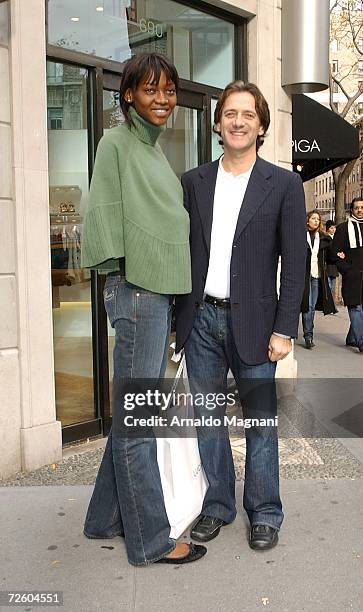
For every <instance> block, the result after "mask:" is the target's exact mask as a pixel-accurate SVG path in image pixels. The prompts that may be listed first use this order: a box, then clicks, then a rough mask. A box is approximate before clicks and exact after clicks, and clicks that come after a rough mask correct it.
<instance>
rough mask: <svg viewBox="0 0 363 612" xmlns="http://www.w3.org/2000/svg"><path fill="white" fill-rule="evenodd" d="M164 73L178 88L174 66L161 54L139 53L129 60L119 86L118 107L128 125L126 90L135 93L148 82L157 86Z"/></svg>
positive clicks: (128, 107)
mask: <svg viewBox="0 0 363 612" xmlns="http://www.w3.org/2000/svg"><path fill="white" fill-rule="evenodd" d="M162 72H164V73H165V76H166V78H167V79H168V81H171V82H172V83H174V85H175V89H176V91H178V88H179V75H178V72H177V69H176V68H175V66H174V64H173V63H172V62H171V61H170V60H169V59H168V58H167V57H166V56H165V55H162V54H161V53H141V54H140V55H135V56H134V57H132V58H131V59H129V60H128V61H127V62H126V63H125V65H124V70H123V72H122V77H121V85H120V106H121V110H122V113H123V115H124V117H125V120H126V122H127V123H128V125H131V124H132V120H131V117H130V111H129V109H130V103H129V102H126V100H125V95H126V92H127V90H128V89H131V91H135V89H137V87H138V86H139V85H140V83H143V82H145V81H146V82H148V83H149V82H150V83H153V84H157V83H159V81H160V76H161V73H162Z"/></svg>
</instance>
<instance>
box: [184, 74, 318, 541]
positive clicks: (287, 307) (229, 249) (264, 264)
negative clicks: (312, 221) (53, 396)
mask: <svg viewBox="0 0 363 612" xmlns="http://www.w3.org/2000/svg"><path fill="white" fill-rule="evenodd" d="M214 123H215V126H214V129H215V131H216V132H217V133H218V134H219V135H220V139H221V143H222V144H223V149H224V154H223V156H222V157H221V158H220V159H219V160H218V161H214V162H212V163H209V164H205V165H203V166H200V167H199V168H196V169H194V170H191V171H189V172H187V173H186V174H185V175H184V176H183V178H182V184H183V189H184V203H185V207H186V208H187V210H188V211H189V215H190V223H191V233H190V246H191V256H192V283H193V288H192V293H191V294H189V295H184V296H180V297H178V299H177V301H176V332H177V351H179V350H180V349H181V348H182V347H183V346H184V347H185V355H186V363H187V370H188V377H189V382H190V387H191V391H192V392H193V393H197V392H200V391H201V390H202V391H203V393H204V395H205V394H206V393H207V392H214V393H216V392H221V391H223V392H224V393H226V384H227V373H228V370H229V369H231V371H232V373H233V376H234V378H235V381H236V385H237V388H238V392H239V396H240V398H243V400H244V401H243V416H244V417H245V418H246V416H247V417H256V418H261V417H262V418H265V417H267V418H274V417H275V415H276V410H277V405H276V404H277V402H276V392H275V384H274V377H275V369H276V362H277V361H278V360H280V359H283V358H284V357H285V356H286V355H287V354H288V353H289V352H290V351H291V338H292V337H296V336H297V329H298V320H299V312H300V302H301V296H302V292H303V285H304V276H305V257H306V225H305V201H304V190H303V187H302V183H301V179H300V177H299V176H298V175H296V174H294V173H292V172H289V171H287V170H284V169H282V168H279V167H277V166H275V165H273V164H270V163H268V162H266V161H264V160H263V159H261V158H260V157H259V156H258V155H257V151H258V149H259V147H260V146H261V145H262V143H263V141H264V137H265V134H266V131H267V129H268V127H269V123H270V113H269V108H268V105H267V102H266V100H265V98H264V97H263V95H262V93H261V91H260V90H259V89H258V88H257V86H256V85H253V84H251V83H248V84H245V83H243V82H242V81H235V82H233V83H230V84H229V85H228V86H227V87H226V88H225V90H224V91H223V93H222V94H221V96H220V99H219V100H218V103H217V106H216V110H215V116H214ZM279 256H281V279H280V295H279V297H278V296H277V289H276V282H277V281H276V277H277V266H278V260H279ZM223 409H225V407H224V408H223ZM196 411H197V416H198V417H200V416H203V415H208V416H210V411H208V410H207V408H206V407H205V406H203V407H201V408H196ZM245 434H246V453H247V455H246V469H245V486H244V498H243V504H244V508H245V510H246V512H247V515H248V518H249V521H250V525H251V531H250V537H249V544H250V546H251V548H254V549H256V550H264V549H269V548H272V547H273V546H275V544H276V543H277V541H278V530H279V528H280V526H281V523H282V520H283V512H282V504H281V500H280V494H279V459H278V440H277V429H276V427H263V426H254V427H251V428H250V429H246V430H245ZM198 439H199V449H200V454H201V459H202V463H203V467H204V470H205V473H206V476H207V479H208V482H209V489H208V491H207V494H206V497H205V500H204V505H203V509H202V515H201V517H200V519H199V520H198V522H197V524H196V525H195V526H194V528H193V529H192V532H191V536H192V537H193V538H194V539H195V540H198V541H202V542H206V541H208V540H211V539H213V538H215V537H216V536H217V535H218V533H219V531H220V528H221V527H222V526H223V525H225V524H227V523H230V522H232V521H233V520H234V518H235V516H236V503H235V474H234V466H233V459H232V453H231V447H230V442H229V437H228V430H227V428H226V427H223V426H221V427H217V428H215V429H214V430H213V431H211V430H210V428H208V427H199V428H198Z"/></svg>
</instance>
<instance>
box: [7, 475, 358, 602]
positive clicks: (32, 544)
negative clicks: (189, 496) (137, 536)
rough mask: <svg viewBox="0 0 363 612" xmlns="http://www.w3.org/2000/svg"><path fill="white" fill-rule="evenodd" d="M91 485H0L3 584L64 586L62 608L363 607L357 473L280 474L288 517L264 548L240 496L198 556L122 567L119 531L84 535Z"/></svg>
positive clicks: (24, 587) (60, 588) (9, 586)
mask: <svg viewBox="0 0 363 612" xmlns="http://www.w3.org/2000/svg"><path fill="white" fill-rule="evenodd" d="M237 489H238V490H237V494H238V499H239V500H240V499H241V483H238V485H237ZM91 491H92V487H89V486H64V487H14V488H12V487H9V488H1V489H0V509H1V512H0V528H1V533H2V544H1V558H2V561H1V584H2V586H1V590H3V591H4V590H11V589H16V590H39V589H41V590H47V591H50V590H57V591H63V596H64V606H63V608H62V609H63V610H65V611H66V612H76V611H77V612H83V611H84V612H93V611H97V610H102V611H104V612H114V611H115V612H116V611H120V610H121V611H125V612H126V611H127V612H128V611H130V612H131V611H134V612H143V611H144V610H148V612H164V611H165V612H166V611H167V610H170V609H173V611H174V612H179V611H180V612H181V611H183V612H184V611H193V612H194V611H198V612H204V611H205V612H207V611H209V612H219V611H221V610H227V611H228V612H234V611H239V612H241V611H242V612H244V611H246V612H253V611H254V610H263V609H268V610H271V611H273V612H284V611H288V612H290V611H294V612H295V611H297V612H301V611H305V610H306V611H308V612H318V611H319V612H325V611H327V612H328V611H329V612H335V611H337V612H343V611H345V610H357V611H358V610H361V609H362V602H363V580H362V577H363V538H362V529H361V524H362V512H361V509H362V506H363V487H362V481H361V480H357V481H355V480H295V481H282V496H283V502H284V510H285V515H286V519H285V522H284V526H283V529H282V531H281V535H280V543H279V544H278V546H277V547H276V548H275V549H273V550H271V551H268V552H266V553H258V552H254V551H251V550H250V548H249V547H248V543H247V540H246V535H247V524H246V521H245V515H244V513H243V511H242V509H241V505H240V503H239V514H238V517H237V519H236V521H235V522H234V523H233V524H232V525H229V526H226V527H224V528H223V529H222V531H221V534H220V536H219V537H218V538H216V539H215V540H214V541H212V542H210V543H209V544H208V554H207V555H206V557H205V558H204V559H203V560H202V561H200V562H197V563H194V564H191V565H185V566H164V565H151V566H149V567H146V568H134V567H132V566H131V565H129V564H128V562H127V559H126V554H125V548H124V543H123V540H122V539H121V538H115V539H113V540H88V539H86V538H85V537H84V536H83V534H82V525H83V519H84V515H85V511H86V508H87V504H88V501H89V498H90V495H91ZM3 609H5V608H3ZM21 609H22V610H28V611H29V610H35V609H36V607H34V606H30V605H29V606H24V607H23V608H21ZM42 609H43V610H49V611H51V610H54V608H52V607H49V606H48V607H43V608H42Z"/></svg>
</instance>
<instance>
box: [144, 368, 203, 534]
mask: <svg viewBox="0 0 363 612" xmlns="http://www.w3.org/2000/svg"><path fill="white" fill-rule="evenodd" d="M175 361H180V363H179V367H178V371H177V373H176V376H175V379H174V384H173V388H172V391H174V390H175V389H176V387H177V384H178V381H179V379H180V378H185V377H186V366H185V357H184V356H182V357H181V359H180V358H179V357H177V358H176V359H175ZM188 432H190V433H191V435H193V436H194V437H188V438H185V437H184V438H182V437H180V438H179V437H173V438H162V437H157V438H156V445H157V459H158V466H159V471H160V479H161V485H162V488H163V494H164V501H165V509H166V514H167V516H168V520H169V523H170V537H171V538H173V539H174V540H176V539H177V538H179V537H180V536H181V535H182V533H184V531H185V530H186V529H187V528H188V527H189V526H190V525H191V524H192V523H193V521H194V520H195V519H196V518H197V517H198V516H199V515H200V513H201V510H202V506H203V501H204V497H205V494H206V491H207V489H208V481H207V478H206V476H205V474H204V470H203V466H202V462H201V459H200V454H199V448H198V439H197V432H196V429H195V428H194V427H188Z"/></svg>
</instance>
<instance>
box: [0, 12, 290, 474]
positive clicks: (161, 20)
mask: <svg viewBox="0 0 363 612" xmlns="http://www.w3.org/2000/svg"><path fill="white" fill-rule="evenodd" d="M281 10H282V7H281V0H230V1H227V0H226V1H222V0H215V1H211V2H204V1H203V2H202V1H201V2H195V1H184V0H183V1H181V2H174V1H172V0H160V1H153V0H148V1H147V2H146V1H145V0H122V1H120V2H115V1H114V0H95V2H87V3H86V2H84V1H83V0H72V1H68V0H62V2H61V1H59V0H48V1H45V0H27V1H26V2H24V1H23V0H3V1H1V2H0V82H1V91H0V142H1V149H0V227H1V242H0V251H1V256H0V294H1V304H2V317H1V321H0V443H1V455H0V477H1V478H5V477H6V476H8V475H10V474H12V473H15V472H17V471H19V470H30V469H36V468H38V467H40V466H42V465H44V464H47V463H52V462H55V461H57V460H59V459H60V458H61V456H62V441H63V443H65V442H70V441H72V440H79V439H82V438H87V437H90V436H93V435H99V434H102V433H104V434H106V433H107V432H108V430H109V427H110V422H111V414H110V388H109V381H110V380H111V378H112V347H113V335H112V330H111V329H110V328H109V327H108V325H107V320H106V316H105V312H104V309H103V300H102V289H103V283H104V277H102V276H97V274H95V273H93V272H92V274H90V272H89V271H86V270H82V269H81V267H80V259H79V255H80V244H81V240H82V218H83V215H84V210H85V207H86V205H87V198H88V186H89V180H90V177H91V174H92V167H93V161H94V156H95V151H96V146H97V142H98V140H99V138H100V137H101V136H102V133H103V131H104V130H107V129H109V128H111V127H113V126H114V125H117V123H118V122H119V121H120V119H121V118H120V113H119V109H118V87H119V82H120V74H121V71H122V62H123V61H125V60H126V59H127V58H128V57H130V55H131V54H134V53H138V52H141V51H151V50H157V51H160V52H162V53H167V54H168V55H169V56H170V57H171V58H172V59H173V60H174V62H175V64H176V66H177V68H178V70H179V73H180V76H181V78H182V82H181V90H180V95H179V99H178V107H177V109H176V112H175V113H174V116H173V118H172V119H170V121H169V124H168V128H167V130H166V132H165V134H164V135H163V139H162V143H161V144H162V146H163V148H164V151H165V152H166V155H167V156H168V158H169V161H170V163H171V165H172V166H173V168H174V169H175V171H176V173H177V174H178V176H180V175H181V174H182V172H184V171H185V170H187V169H188V168H191V167H193V166H195V165H196V164H198V163H202V162H205V161H209V160H211V159H215V158H216V157H218V156H219V155H220V153H221V150H220V149H219V145H218V143H217V141H216V140H214V138H213V137H212V134H211V123H212V116H213V111H214V108H215V104H216V100H217V97H218V95H219V93H220V91H221V89H222V88H223V87H224V86H225V85H226V83H227V82H229V81H230V80H232V79H234V78H242V79H244V80H250V81H252V82H256V83H257V84H258V86H259V87H260V88H261V90H262V91H263V92H264V94H265V96H266V98H267V100H268V103H269V106H270V110H271V127H270V130H269V136H268V137H267V138H266V142H265V144H264V146H263V148H262V149H261V155H262V156H263V157H265V158H266V159H268V160H270V161H272V162H274V163H276V164H278V165H281V166H283V167H286V168H288V169H290V168H291V141H292V134H291V126H292V122H291V98H290V96H288V95H287V94H286V93H285V92H284V89H283V88H282V87H281ZM267 67H268V69H267Z"/></svg>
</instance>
